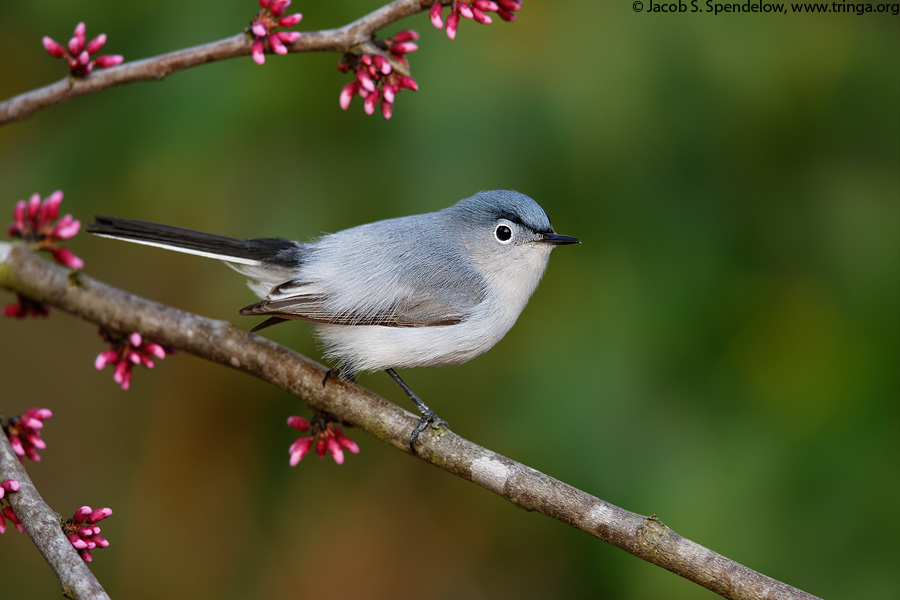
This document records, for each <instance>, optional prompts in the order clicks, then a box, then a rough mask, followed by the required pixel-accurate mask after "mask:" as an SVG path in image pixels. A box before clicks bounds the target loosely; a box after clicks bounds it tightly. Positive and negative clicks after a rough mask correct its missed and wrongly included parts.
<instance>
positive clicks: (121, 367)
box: [94, 329, 166, 390]
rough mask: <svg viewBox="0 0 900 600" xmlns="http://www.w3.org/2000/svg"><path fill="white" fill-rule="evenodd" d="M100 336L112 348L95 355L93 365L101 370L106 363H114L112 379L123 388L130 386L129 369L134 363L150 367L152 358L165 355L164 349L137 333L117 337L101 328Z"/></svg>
mask: <svg viewBox="0 0 900 600" xmlns="http://www.w3.org/2000/svg"><path fill="white" fill-rule="evenodd" d="M100 336H101V337H103V338H104V339H105V340H106V341H108V342H109V343H110V344H111V345H112V348H110V349H109V350H104V351H103V352H101V353H100V354H98V355H97V359H96V360H95V361H94V366H95V367H96V368H97V370H98V371H102V370H103V369H104V367H106V365H115V368H114V370H113V380H114V381H115V382H116V383H118V384H119V385H121V386H122V389H123V390H127V389H128V388H129V387H131V369H132V367H133V366H134V365H144V367H146V368H148V369H152V368H153V367H154V366H155V365H156V363H155V362H154V361H153V359H154V358H158V359H160V360H162V359H163V358H165V357H166V349H165V348H163V347H162V346H160V345H159V344H157V343H155V342H146V341H144V339H143V338H142V337H141V334H139V333H132V334H131V335H129V336H128V337H127V338H125V339H122V338H118V337H116V336H114V335H112V334H109V333H107V332H105V331H103V330H102V329H101V330H100Z"/></svg>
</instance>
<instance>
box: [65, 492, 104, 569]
mask: <svg viewBox="0 0 900 600" xmlns="http://www.w3.org/2000/svg"><path fill="white" fill-rule="evenodd" d="M112 512H113V511H112V509H111V508H98V509H97V510H92V509H91V507H90V506H82V507H80V508H79V509H78V510H76V511H75V515H74V516H73V517H72V518H71V519H67V520H66V522H65V524H64V525H63V526H62V528H63V533H64V534H65V535H66V537H67V538H68V539H69V542H70V543H71V544H72V546H73V547H74V548H75V549H76V550H78V554H79V555H81V558H82V560H84V562H91V561H92V560H93V557H92V556H91V550H94V549H95V548H106V547H108V546H109V541H108V540H107V539H106V538H105V537H103V536H101V535H100V528H99V527H97V525H96V524H97V523H98V522H100V521H102V520H103V519H105V518H106V517H108V516H110V515H111V514H112Z"/></svg>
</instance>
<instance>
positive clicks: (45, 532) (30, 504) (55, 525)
mask: <svg viewBox="0 0 900 600" xmlns="http://www.w3.org/2000/svg"><path fill="white" fill-rule="evenodd" d="M6 479H15V480H16V481H18V482H19V485H20V487H19V491H17V492H13V493H10V494H7V495H6V498H7V499H8V500H9V504H10V506H12V509H13V511H14V512H15V513H16V516H17V517H18V518H19V521H20V522H21V523H22V525H24V527H25V532H26V533H27V534H28V536H29V537H30V538H31V540H32V541H33V542H34V545H35V546H37V548H38V550H39V551H40V552H41V554H42V555H43V557H44V560H46V561H47V564H48V565H50V568H51V569H52V570H53V572H54V573H55V574H56V577H57V578H58V579H59V583H60V585H61V586H62V593H63V595H64V596H66V597H67V598H75V599H77V600H104V599H105V600H109V596H107V595H106V591H105V590H104V589H103V587H102V586H101V585H100V582H99V581H97V578H96V577H94V574H93V573H91V570H90V569H88V567H87V564H86V563H85V562H84V561H83V560H81V557H80V556H79V555H78V553H77V552H76V551H75V548H73V547H72V544H71V543H69V540H68V539H66V536H65V534H63V531H62V528H61V527H60V518H59V515H58V514H56V513H55V512H54V511H53V509H51V508H50V507H49V506H47V504H46V503H45V502H44V499H43V498H41V495H40V494H39V493H38V491H37V488H35V487H34V484H33V483H32V482H31V478H30V477H28V473H27V472H26V471H25V468H24V467H23V466H22V465H21V464H20V463H19V460H18V458H17V457H16V453H15V452H14V451H13V449H12V446H11V445H10V444H9V439H7V437H6V435H5V434H4V433H3V431H2V430H0V481H2V480H6ZM2 518H3V517H2V516H0V519H2Z"/></svg>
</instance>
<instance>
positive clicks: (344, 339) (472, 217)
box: [88, 190, 579, 453]
mask: <svg viewBox="0 0 900 600" xmlns="http://www.w3.org/2000/svg"><path fill="white" fill-rule="evenodd" d="M88 231H89V232H90V233H94V234H96V235H100V236H104V237H110V238H115V239H120V240H126V241H129V242H135V243H138V244H147V245H150V246H158V247H161V248H167V249H169V250H177V251H179V252H186V253H188V254H197V255H200V256H206V257H209V258H218V259H221V260H223V261H225V262H226V263H227V264H228V265H229V266H230V267H232V268H234V269H235V270H236V271H238V272H240V273H242V274H244V275H247V276H248V277H250V278H251V279H252V281H250V282H249V286H250V288H251V289H252V290H253V291H254V292H255V293H256V295H257V296H259V297H260V298H261V299H262V301H261V302H257V303H256V304H251V305H250V306H247V307H246V308H243V309H241V311H240V312H241V314H242V315H261V316H265V317H268V318H267V319H266V320H265V321H264V322H263V323H261V324H259V325H257V326H256V327H255V328H254V329H253V331H256V330H258V329H262V328H263V327H267V326H269V325H274V324H276V323H281V322H283V321H286V320H289V319H298V320H302V321H310V322H312V324H313V327H314V329H315V331H316V333H317V335H318V336H319V338H321V340H322V342H323V343H324V347H325V355H326V358H329V359H335V360H336V361H337V364H338V367H337V368H338V369H339V372H340V374H341V375H343V376H345V377H349V378H353V377H355V375H356V374H357V373H359V372H361V371H376V370H385V371H386V372H387V373H388V375H390V376H391V377H392V378H393V379H394V380H395V381H396V382H397V384H398V385H400V387H401V388H402V389H403V391H404V392H406V394H407V395H408V396H409V397H410V398H411V399H412V400H413V402H415V404H416V406H417V407H418V409H419V411H420V412H421V413H422V417H421V419H420V420H419V423H418V424H417V425H416V427H415V429H414V430H413V433H412V435H411V437H410V448H411V449H412V451H413V452H414V453H415V452H416V448H415V443H416V439H417V438H418V435H419V433H420V432H421V431H422V430H423V429H424V428H425V426H426V425H428V424H429V423H432V422H441V421H440V419H438V418H437V417H436V415H435V414H434V412H433V411H432V410H431V409H430V408H428V407H427V406H426V405H425V404H424V403H423V402H422V401H421V400H420V399H419V398H418V397H417V396H416V395H415V394H414V393H413V392H412V390H410V389H409V387H408V386H407V385H406V384H405V383H404V382H403V380H401V379H400V377H399V376H398V375H397V373H396V372H395V371H394V368H395V367H397V368H402V367H436V366H442V365H456V364H460V363H464V362H466V361H469V360H471V359H473V358H475V357H476V356H478V355H479V354H482V353H484V352H487V351H488V350H490V349H491V347H493V345H494V344H496V343H497V342H498V341H500V339H501V338H502V337H503V336H504V335H506V332H507V331H509V329H510V328H511V327H512V326H513V324H514V323H515V322H516V319H517V318H518V316H519V313H521V312H522V309H523V308H525V304H526V303H527V302H528V298H530V297H531V294H532V292H534V290H535V288H536V287H537V284H538V282H539V281H540V279H541V276H542V275H543V274H544V270H545V269H546V267H547V260H548V259H549V257H550V251H551V250H552V249H553V248H554V247H555V246H558V245H562V244H576V243H579V240H577V239H576V238H573V237H569V236H567V235H559V234H557V233H555V232H554V231H553V227H551V226H550V220H549V219H548V218H547V214H546V213H545V212H544V210H543V209H542V208H541V207H540V206H538V204H537V203H536V202H535V201H534V200H532V199H531V198H529V197H528V196H525V195H524V194H520V193H518V192H513V191H507V190H495V191H487V192H480V193H478V194H475V195H474V196H472V197H471V198H466V199H465V200H461V201H459V202H458V203H457V204H455V205H453V206H451V207H449V208H445V209H444V210H441V211H438V212H433V213H427V214H423V215H412V216H408V217H399V218H396V219H387V220H385V221H378V222H375V223H369V224H366V225H360V226H358V227H352V228H350V229H345V230H343V231H339V232H337V233H332V234H327V235H324V236H323V237H321V238H319V239H318V240H317V241H315V242H310V243H304V242H293V241H289V240H284V239H279V238H257V239H249V240H238V239H234V238H229V237H223V236H219V235H213V234H209V233H201V232H199V231H192V230H190V229H182V228H180V227H171V226H168V225H158V224H155V223H147V222H145V221H135V220H131V219H119V218H113V217H96V220H95V222H94V223H93V224H92V225H91V227H90V228H88ZM331 372H332V371H329V373H331ZM326 379H327V376H326Z"/></svg>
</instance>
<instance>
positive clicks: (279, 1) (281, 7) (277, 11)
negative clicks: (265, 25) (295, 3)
mask: <svg viewBox="0 0 900 600" xmlns="http://www.w3.org/2000/svg"><path fill="white" fill-rule="evenodd" d="M290 5H291V0H272V4H270V5H269V12H270V13H272V16H273V17H275V18H276V19H277V18H279V17H280V16H281V15H283V14H284V11H286V10H287V7H288V6H290Z"/></svg>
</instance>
